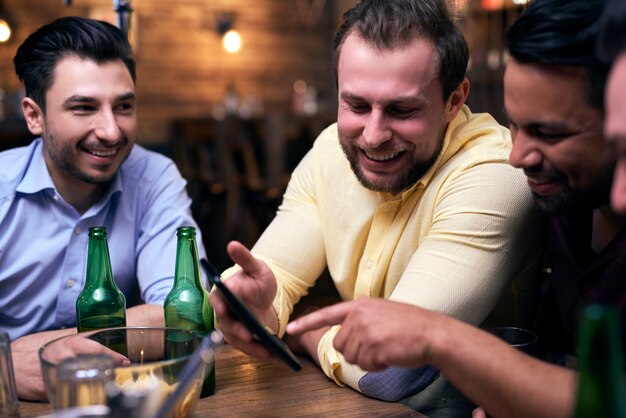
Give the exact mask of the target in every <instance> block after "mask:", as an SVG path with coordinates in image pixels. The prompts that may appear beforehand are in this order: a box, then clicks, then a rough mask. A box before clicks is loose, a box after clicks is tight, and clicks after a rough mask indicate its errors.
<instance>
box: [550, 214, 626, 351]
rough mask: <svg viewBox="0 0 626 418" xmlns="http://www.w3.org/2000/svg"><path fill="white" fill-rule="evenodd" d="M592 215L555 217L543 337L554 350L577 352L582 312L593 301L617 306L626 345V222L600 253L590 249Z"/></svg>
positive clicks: (623, 342)
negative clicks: (580, 314)
mask: <svg viewBox="0 0 626 418" xmlns="http://www.w3.org/2000/svg"><path fill="white" fill-rule="evenodd" d="M591 225H592V214H591V212H586V213H584V214H580V215H578V216H568V217H552V218H551V219H550V220H549V221H548V230H547V250H548V258H549V264H550V266H551V268H552V274H551V276H552V281H551V286H550V294H549V297H548V302H547V304H546V317H545V318H544V320H545V321H544V323H543V324H542V325H541V326H540V333H541V335H542V338H544V339H545V340H547V342H548V346H549V347H551V348H552V349H555V350H559V351H562V352H566V353H570V354H574V349H575V346H576V335H577V330H578V327H579V313H580V312H581V310H582V308H584V307H585V306H586V305H588V304H590V303H594V302H598V303H607V304H613V305H617V307H618V309H619V312H620V321H621V323H620V326H621V330H622V344H623V349H624V350H626V227H622V229H621V230H620V231H619V233H618V234H617V236H616V237H615V238H614V239H613V241H612V242H611V243H610V244H609V245H608V246H607V247H606V248H605V249H604V250H603V251H602V252H601V253H600V254H597V253H596V252H595V251H594V250H593V249H592V248H591Z"/></svg>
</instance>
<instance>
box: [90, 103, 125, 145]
mask: <svg viewBox="0 0 626 418" xmlns="http://www.w3.org/2000/svg"><path fill="white" fill-rule="evenodd" d="M96 124H97V125H96V128H95V134H96V136H97V137H98V138H99V139H101V140H104V141H117V140H119V139H120V132H121V131H120V127H119V125H118V123H117V119H116V118H115V114H114V113H113V112H112V111H111V110H103V111H101V112H100V113H99V114H98V119H97V121H96Z"/></svg>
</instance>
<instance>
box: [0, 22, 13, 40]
mask: <svg viewBox="0 0 626 418" xmlns="http://www.w3.org/2000/svg"><path fill="white" fill-rule="evenodd" d="M11 33H12V32H11V26H9V23H8V22H7V21H6V20H4V19H0V43H4V42H7V41H8V40H9V39H10V38H11Z"/></svg>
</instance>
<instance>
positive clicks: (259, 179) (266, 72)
mask: <svg viewBox="0 0 626 418" xmlns="http://www.w3.org/2000/svg"><path fill="white" fill-rule="evenodd" d="M113 3H116V4H117V2H112V1H111V0H72V1H69V0H55V1H52V0H0V19H4V20H5V21H6V22H8V23H9V24H10V26H11V30H12V34H11V36H10V38H9V39H8V40H7V41H5V42H2V43H0V138H1V139H0V149H7V148H11V147H14V146H19V145H25V144H27V143H29V141H30V140H31V139H32V136H31V135H30V134H29V132H28V130H27V129H26V126H25V123H24V121H23V119H22V115H21V110H20V108H19V101H20V98H21V97H22V95H23V91H22V86H21V84H20V83H19V80H18V79H17V77H16V76H15V73H14V70H13V65H12V58H13V56H14V55H15V50H16V48H17V46H18V45H19V44H20V43H21V42H22V41H23V40H24V38H25V37H26V36H27V35H28V34H29V33H31V32H32V31H34V30H35V29H36V28H38V27H39V26H41V25H43V24H44V23H46V22H48V21H50V20H52V19H54V18H56V17H61V16H66V15H78V16H86V17H93V18H97V19H102V20H106V21H109V22H111V23H114V24H117V21H118V17H119V16H118V15H117V13H116V12H115V10H114V4H113ZM122 3H124V2H122ZM127 3H128V4H129V5H130V9H131V13H130V30H129V39H130V41H131V44H132V45H133V48H134V53H135V57H136V60H137V79H138V84H137V96H138V126H139V131H138V143H139V144H141V145H144V146H145V147H147V148H150V149H153V150H157V151H159V152H162V153H164V154H166V155H168V156H170V157H172V158H173V159H174V160H175V161H176V163H177V165H178V168H179V170H180V171H181V173H182V174H183V176H184V177H185V178H186V179H187V181H188V192H189V194H190V195H191V197H192V199H193V202H194V203H193V205H194V206H193V212H194V215H195V216H194V217H195V218H196V219H197V220H198V222H199V224H200V227H201V229H202V233H203V238H204V244H205V246H206V248H207V251H208V253H209V254H211V256H212V257H213V260H214V262H215V264H217V265H218V267H220V268H226V267H227V266H228V265H229V263H230V261H229V259H228V257H227V255H226V253H225V243H226V242H228V241H230V240H232V239H237V240H240V241H241V242H243V243H245V244H248V245H252V244H253V243H254V242H255V241H256V238H257V237H258V235H259V233H260V232H261V231H262V230H263V229H264V227H265V225H267V223H268V222H269V221H270V220H271V218H272V217H273V214H274V211H275V209H276V207H277V205H278V204H279V203H280V198H281V196H282V192H283V190H284V188H285V186H286V182H287V180H288V178H289V173H290V172H291V170H292V169H293V168H294V167H295V165H296V164H297V163H298V161H299V160H300V159H301V158H302V157H303V156H304V154H305V153H306V152H307V150H308V149H309V147H310V146H311V144H312V142H313V140H314V139H315V137H316V136H317V134H319V133H320V132H321V130H322V129H323V128H325V127H326V126H327V125H329V124H330V123H332V122H333V121H335V119H336V108H337V99H336V90H335V81H334V78H333V76H332V72H331V67H330V61H331V45H332V35H333V31H334V30H335V28H336V26H337V25H338V23H339V22H340V20H341V17H342V15H343V13H344V12H345V10H347V9H348V8H350V7H351V6H353V5H354V4H355V3H356V0H281V1H275V0H256V1H255V2H254V5H252V3H251V2H249V1H246V0H216V1H202V0H176V1H164V0H142V1H134V2H127ZM523 3H525V1H523V0H515V1H513V0H450V6H451V7H452V9H453V10H454V11H455V13H456V15H457V17H458V19H459V23H460V25H461V27H462V29H463V31H464V33H465V36H466V38H467V40H468V44H469V47H470V54H471V58H470V67H469V69H468V77H469V79H470V82H471V93H470V95H469V98H468V101H467V103H468V105H469V106H470V107H471V108H472V109H473V110H474V111H475V112H481V111H486V112H490V113H491V114H492V115H494V116H495V117H496V118H497V119H498V120H499V121H500V122H503V121H504V116H503V114H502V74H503V70H504V62H505V60H506V57H505V55H504V54H505V52H504V49H503V34H504V31H505V30H506V28H507V27H508V26H509V25H510V23H511V22H512V21H513V20H514V19H515V17H516V16H517V15H518V14H519V12H520V11H521V10H522V8H523ZM230 30H234V31H236V32H237V33H238V34H239V37H240V38H239V39H240V47H239V48H240V49H238V50H236V51H234V52H229V51H228V50H227V49H226V46H225V44H224V39H226V36H225V35H226V34H227V32H229V31H230Z"/></svg>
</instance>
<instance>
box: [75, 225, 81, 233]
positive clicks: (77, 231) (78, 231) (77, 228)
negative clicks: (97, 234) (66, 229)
mask: <svg viewBox="0 0 626 418" xmlns="http://www.w3.org/2000/svg"><path fill="white" fill-rule="evenodd" d="M81 232H82V230H81V229H80V227H79V226H77V227H76V228H74V233H75V234H76V235H80V233H81Z"/></svg>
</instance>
